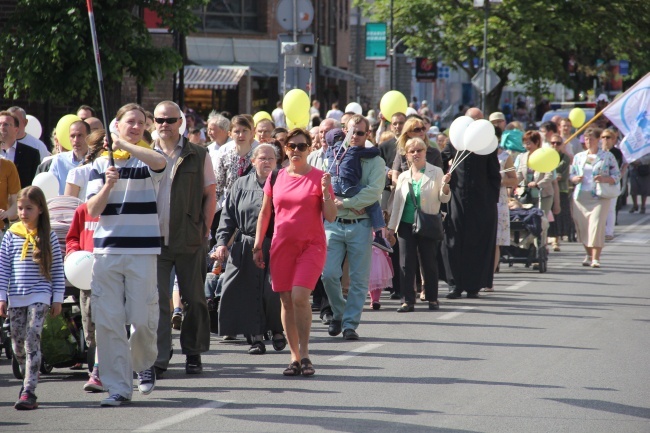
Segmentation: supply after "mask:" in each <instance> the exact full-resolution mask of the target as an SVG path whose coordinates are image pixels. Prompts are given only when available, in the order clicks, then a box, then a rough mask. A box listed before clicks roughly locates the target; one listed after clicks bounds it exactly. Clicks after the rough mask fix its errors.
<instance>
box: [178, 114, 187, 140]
mask: <svg viewBox="0 0 650 433" xmlns="http://www.w3.org/2000/svg"><path fill="white" fill-rule="evenodd" d="M181 117H182V118H183V122H181V127H180V129H179V130H178V132H179V133H180V134H181V135H183V134H185V130H186V129H187V120H185V113H183V112H182V111H181Z"/></svg>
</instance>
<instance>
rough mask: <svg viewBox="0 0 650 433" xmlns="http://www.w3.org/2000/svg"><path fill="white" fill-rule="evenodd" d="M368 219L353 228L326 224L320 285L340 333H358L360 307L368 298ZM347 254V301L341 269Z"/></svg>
mask: <svg viewBox="0 0 650 433" xmlns="http://www.w3.org/2000/svg"><path fill="white" fill-rule="evenodd" d="M370 225H371V224H370V221H369V220H368V219H367V218H364V219H361V220H359V222H358V223H356V224H343V223H339V222H333V223H330V222H327V221H325V236H326V237H327V260H326V262H325V269H323V277H322V280H323V285H324V286H325V292H327V297H328V298H329V302H330V306H331V307H332V313H333V315H334V319H335V320H341V321H342V323H343V326H342V328H343V329H357V327H358V326H359V321H360V319H361V312H362V311H363V305H364V303H365V301H366V296H367V295H368V279H369V277H370V259H371V257H372V237H371V233H372V230H371V227H370ZM346 253H347V256H348V260H349V262H350V288H349V290H348V299H347V301H346V300H345V299H344V298H343V293H342V291H341V275H342V273H343V271H342V269H341V265H342V264H343V259H344V258H345V255H346Z"/></svg>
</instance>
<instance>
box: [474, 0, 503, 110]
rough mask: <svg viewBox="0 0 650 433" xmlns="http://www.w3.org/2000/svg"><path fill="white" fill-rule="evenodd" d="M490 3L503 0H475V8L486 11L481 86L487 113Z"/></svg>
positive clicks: (483, 106)
mask: <svg viewBox="0 0 650 433" xmlns="http://www.w3.org/2000/svg"><path fill="white" fill-rule="evenodd" d="M490 3H503V0H474V7H475V8H483V10H484V11H485V23H484V26H483V86H482V88H481V111H483V113H485V100H486V99H487V74H488V62H487V43H488V42H487V35H488V18H490Z"/></svg>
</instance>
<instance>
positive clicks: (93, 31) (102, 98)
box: [86, 0, 115, 167]
mask: <svg viewBox="0 0 650 433" xmlns="http://www.w3.org/2000/svg"><path fill="white" fill-rule="evenodd" d="M86 6H87V7H88V20H89V21H90V36H91V38H92V41H93V51H94V54H95V68H96V69H97V83H98V85H99V100H100V103H101V105H102V120H103V121H104V127H105V128H106V142H107V144H108V163H109V164H110V166H111V167H115V161H113V138H112V137H111V134H110V132H109V126H110V125H109V123H108V119H109V118H108V113H107V111H108V108H107V104H106V95H105V93H104V76H103V75H102V62H101V60H100V58H99V44H98V43H97V29H96V28H95V14H94V13H93V0H86Z"/></svg>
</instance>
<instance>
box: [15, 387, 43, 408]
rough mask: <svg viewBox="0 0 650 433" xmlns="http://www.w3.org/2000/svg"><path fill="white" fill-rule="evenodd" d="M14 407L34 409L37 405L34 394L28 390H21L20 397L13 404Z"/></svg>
mask: <svg viewBox="0 0 650 433" xmlns="http://www.w3.org/2000/svg"><path fill="white" fill-rule="evenodd" d="M14 407H15V408H16V409H17V410H32V409H36V408H37V407H38V403H36V396H35V395H34V393H33V392H31V391H30V390H27V391H23V392H21V393H20V398H19V399H18V401H17V402H16V404H14Z"/></svg>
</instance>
